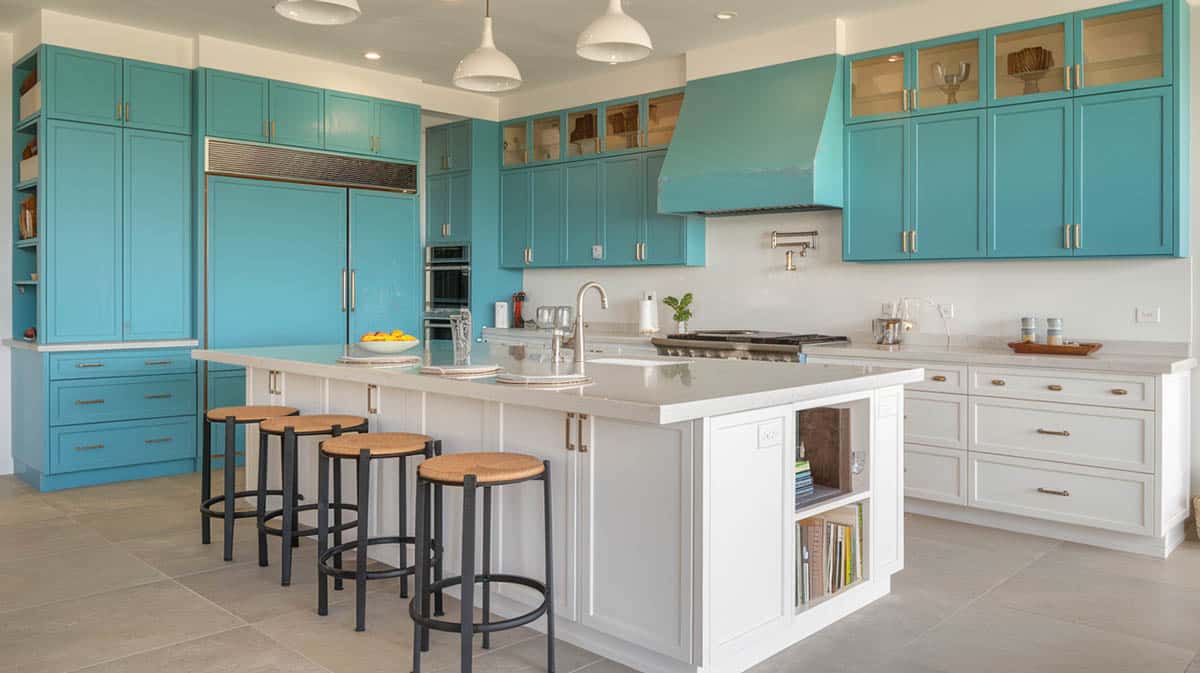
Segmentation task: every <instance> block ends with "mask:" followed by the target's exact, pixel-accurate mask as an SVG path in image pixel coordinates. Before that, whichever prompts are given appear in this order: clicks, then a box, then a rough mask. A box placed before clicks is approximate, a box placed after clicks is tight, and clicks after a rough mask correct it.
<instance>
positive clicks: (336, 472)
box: [333, 460, 342, 591]
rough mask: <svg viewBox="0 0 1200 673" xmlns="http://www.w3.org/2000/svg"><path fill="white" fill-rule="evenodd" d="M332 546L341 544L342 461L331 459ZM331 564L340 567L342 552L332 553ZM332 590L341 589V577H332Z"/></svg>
mask: <svg viewBox="0 0 1200 673" xmlns="http://www.w3.org/2000/svg"><path fill="white" fill-rule="evenodd" d="M333 502H334V503H335V506H334V508H333V546H335V547H340V546H341V544H342V461H341V460H335V461H333ZM333 566H334V567H335V568H341V567H342V554H341V552H338V553H337V554H334V555H333ZM333 590H334V591H341V590H342V578H340V577H334V578H333Z"/></svg>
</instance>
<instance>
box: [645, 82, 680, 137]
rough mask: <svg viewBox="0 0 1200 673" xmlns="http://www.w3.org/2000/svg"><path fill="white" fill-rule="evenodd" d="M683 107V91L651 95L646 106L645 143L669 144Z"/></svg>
mask: <svg viewBox="0 0 1200 673" xmlns="http://www.w3.org/2000/svg"><path fill="white" fill-rule="evenodd" d="M682 109H683V92H682V91H680V92H678V93H671V94H666V95H663V96H653V97H651V98H650V101H649V103H648V104H647V106H646V145H647V146H648V147H659V146H662V145H670V144H671V137H672V136H674V135H675V125H676V124H677V123H679V111H680V110H682Z"/></svg>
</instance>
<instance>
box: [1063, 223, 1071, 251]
mask: <svg viewBox="0 0 1200 673" xmlns="http://www.w3.org/2000/svg"><path fill="white" fill-rule="evenodd" d="M1063 247H1064V248H1066V249H1067V250H1070V249H1071V225H1069V224H1064V225H1063Z"/></svg>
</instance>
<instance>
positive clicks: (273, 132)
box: [271, 119, 275, 140]
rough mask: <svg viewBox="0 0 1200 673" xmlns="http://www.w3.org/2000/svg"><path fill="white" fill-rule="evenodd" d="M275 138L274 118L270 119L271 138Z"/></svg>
mask: <svg viewBox="0 0 1200 673" xmlns="http://www.w3.org/2000/svg"><path fill="white" fill-rule="evenodd" d="M274 139H275V120H274V119H272V120H271V140H274Z"/></svg>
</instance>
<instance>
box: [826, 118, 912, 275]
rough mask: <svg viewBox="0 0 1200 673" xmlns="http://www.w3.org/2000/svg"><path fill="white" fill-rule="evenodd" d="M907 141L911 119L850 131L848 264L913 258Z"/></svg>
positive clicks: (846, 228)
mask: <svg viewBox="0 0 1200 673" xmlns="http://www.w3.org/2000/svg"><path fill="white" fill-rule="evenodd" d="M908 136H909V122H908V121H906V120H898V121H891V122H887V123H878V124H861V125H855V126H850V127H847V129H846V149H845V151H846V185H845V189H846V207H845V209H844V210H843V212H842V220H843V225H842V229H843V233H842V257H843V259H845V260H847V261H871V260H895V259H904V258H907V257H908V255H909V232H910V226H909V216H910V208H909V207H908V200H907V195H908V192H909V173H908V163H909V162H908V156H907V152H908V146H909V140H908Z"/></svg>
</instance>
